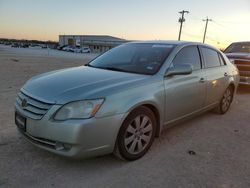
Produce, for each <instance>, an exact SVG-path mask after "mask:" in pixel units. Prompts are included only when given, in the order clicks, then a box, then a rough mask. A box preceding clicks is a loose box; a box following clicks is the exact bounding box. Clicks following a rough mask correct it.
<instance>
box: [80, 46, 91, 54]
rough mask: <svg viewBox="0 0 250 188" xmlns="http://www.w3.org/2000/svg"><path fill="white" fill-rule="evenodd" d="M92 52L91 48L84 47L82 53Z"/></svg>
mask: <svg viewBox="0 0 250 188" xmlns="http://www.w3.org/2000/svg"><path fill="white" fill-rule="evenodd" d="M90 52H91V50H90V48H89V47H83V49H82V53H90Z"/></svg>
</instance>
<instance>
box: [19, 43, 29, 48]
mask: <svg viewBox="0 0 250 188" xmlns="http://www.w3.org/2000/svg"><path fill="white" fill-rule="evenodd" d="M20 48H29V45H28V44H24V43H21V44H20Z"/></svg>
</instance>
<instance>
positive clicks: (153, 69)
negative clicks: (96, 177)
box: [15, 41, 239, 160]
mask: <svg viewBox="0 0 250 188" xmlns="http://www.w3.org/2000/svg"><path fill="white" fill-rule="evenodd" d="M238 82H239V75H238V71H237V68H236V67H235V66H234V65H233V64H232V63H231V62H230V61H229V60H228V58H227V57H226V56H225V55H224V54H223V53H221V52H220V51H218V50H217V49H215V48H213V47H211V46H208V45H204V44H200V43H191V42H178V41H176V42H173V41H157V42H156V41H146V42H132V43H126V44H123V45H120V46H118V47H116V48H113V49H111V50H110V51H108V52H106V53H104V54H102V55H101V56H99V57H97V58H96V59H94V60H93V61H91V62H90V63H89V64H87V65H86V66H81V67H75V68H69V69H63V70H57V71H53V72H48V73H44V74H42V75H38V76H35V77H33V78H32V79H30V80H29V81H28V82H27V83H26V84H25V85H24V86H23V87H22V88H21V91H20V92H19V93H18V97H17V99H16V103H15V123H16V125H17V127H18V130H19V131H20V133H21V134H22V135H23V136H24V137H25V138H26V139H28V140H29V141H30V142H31V143H33V144H34V145H36V146H38V147H40V148H43V149H45V150H48V151H50V152H53V153H56V154H59V155H62V156H68V157H90V156H97V155H104V154H108V153H112V152H114V153H115V154H116V155H117V156H119V157H121V158H123V159H126V160H136V159H138V158H140V157H142V156H143V155H144V154H145V153H146V152H147V151H148V149H149V148H150V146H151V145H152V143H153V141H154V138H155V137H156V136H160V132H161V130H162V129H163V127H164V126H168V125H172V124H173V123H176V122H179V121H181V120H184V119H186V118H190V117H191V116H194V115H198V114H200V113H201V112H205V111H208V110H211V109H216V111H217V112H218V113H220V114H224V113H226V112H227V111H228V110H229V108H230V105H231V103H232V101H233V97H234V94H235V92H236V89H237V86H238Z"/></svg>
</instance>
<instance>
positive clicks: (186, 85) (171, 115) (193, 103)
mask: <svg viewBox="0 0 250 188" xmlns="http://www.w3.org/2000/svg"><path fill="white" fill-rule="evenodd" d="M176 64H191V65H192V67H193V72H192V73H191V74H189V75H175V76H171V77H166V78H165V80H164V85H165V96H166V101H165V109H166V112H165V117H166V118H165V122H171V121H173V120H176V119H178V118H181V117H183V116H185V115H188V114H191V113H193V112H195V111H198V110H200V109H201V108H202V107H203V106H204V102H205V98H206V92H205V90H206V84H205V73H204V69H203V68H202V64H201V57H200V53H199V50H198V47H197V46H188V47H184V48H182V49H181V50H180V51H179V52H178V54H177V55H176V57H175V58H174V60H173V62H172V64H171V66H175V65H176Z"/></svg>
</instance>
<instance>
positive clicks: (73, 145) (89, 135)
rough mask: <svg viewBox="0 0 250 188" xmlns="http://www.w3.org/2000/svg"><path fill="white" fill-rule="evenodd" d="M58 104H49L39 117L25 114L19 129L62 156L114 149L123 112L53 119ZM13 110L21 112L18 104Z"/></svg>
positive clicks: (89, 155) (109, 151) (39, 145)
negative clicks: (39, 118)
mask: <svg viewBox="0 0 250 188" xmlns="http://www.w3.org/2000/svg"><path fill="white" fill-rule="evenodd" d="M59 108H60V106H59V105H54V106H52V108H51V109H50V110H49V111H48V112H47V113H46V114H45V115H44V117H43V118H42V119H41V120H34V119H31V118H29V117H26V132H24V131H22V130H20V129H19V132H20V133H21V134H22V135H23V136H24V137H25V138H26V139H27V140H28V141H30V142H31V143H32V144H34V145H36V146H38V147H40V148H42V149H45V150H47V151H50V152H53V153H55V154H59V155H62V156H67V157H72V158H87V157H92V156H98V155H105V154H108V153H112V152H113V150H114V147H115V142H116V137H117V135H118V132H119V129H120V126H121V124H122V122H123V120H124V118H125V117H126V114H117V115H114V116H108V117H102V118H95V117H94V118H90V119H82V120H67V121H55V120H53V119H51V116H52V115H53V114H54V112H56V111H57V110H58V109H59ZM16 111H17V112H18V113H19V114H21V115H23V114H22V112H21V110H20V109H17V107H16ZM64 146H65V147H64Z"/></svg>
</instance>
